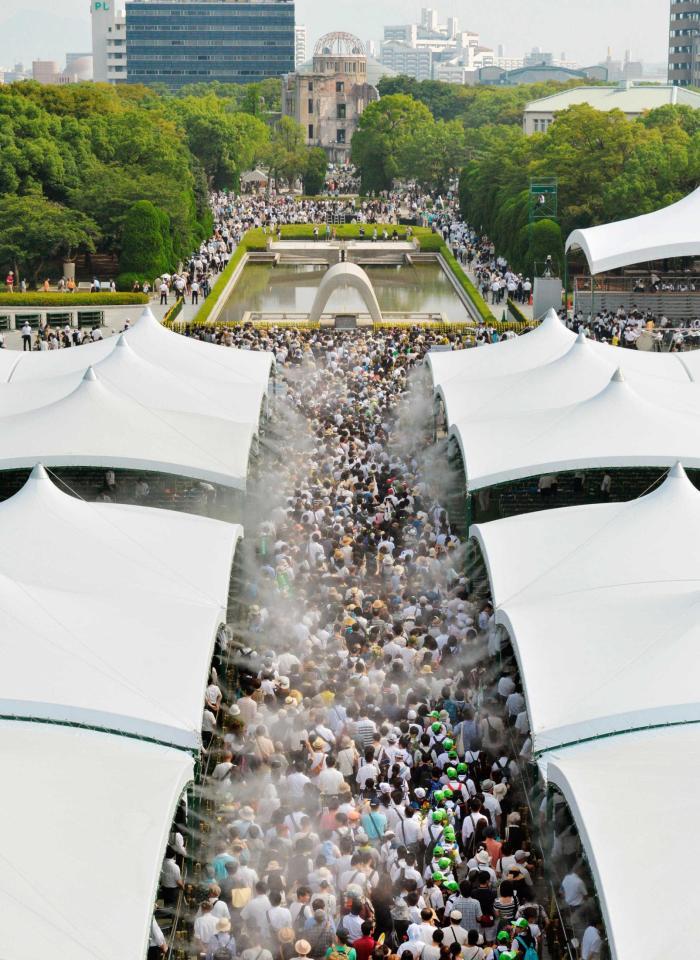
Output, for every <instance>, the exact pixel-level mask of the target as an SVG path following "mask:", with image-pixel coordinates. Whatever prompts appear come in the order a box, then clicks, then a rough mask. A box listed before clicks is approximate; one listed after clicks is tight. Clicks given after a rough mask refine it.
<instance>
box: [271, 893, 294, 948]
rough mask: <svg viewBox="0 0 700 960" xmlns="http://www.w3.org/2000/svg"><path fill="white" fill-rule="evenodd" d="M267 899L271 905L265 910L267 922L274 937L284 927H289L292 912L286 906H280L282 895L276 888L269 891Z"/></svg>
mask: <svg viewBox="0 0 700 960" xmlns="http://www.w3.org/2000/svg"><path fill="white" fill-rule="evenodd" d="M269 900H270V903H271V904H272V906H271V907H270V909H269V910H268V912H267V922H268V923H269V925H270V931H271V933H272V934H273V938H274V937H276V936H277V934H278V933H279V932H280V930H282V929H283V928H284V927H291V925H292V914H291V913H290V911H289V910H288V908H287V907H283V906H282V895H281V894H280V892H279V891H278V890H272V891H271V892H270V896H269Z"/></svg>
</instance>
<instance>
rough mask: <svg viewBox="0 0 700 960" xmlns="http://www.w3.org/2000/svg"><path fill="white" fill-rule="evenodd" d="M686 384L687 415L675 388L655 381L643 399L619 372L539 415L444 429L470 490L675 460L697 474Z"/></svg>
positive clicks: (699, 448) (698, 431) (695, 427)
mask: <svg viewBox="0 0 700 960" xmlns="http://www.w3.org/2000/svg"><path fill="white" fill-rule="evenodd" d="M611 349H612V348H611ZM622 360H623V361H624V357H622ZM687 387H688V389H689V390H690V391H693V393H692V394H688V395H687V396H688V409H687V410H686V409H684V408H683V405H682V404H681V403H679V402H678V397H679V396H680V394H675V390H676V386H675V385H667V384H659V383H657V384H655V385H654V391H653V395H652V394H650V396H649V399H647V398H645V397H644V396H643V395H642V393H640V392H639V390H638V389H637V385H636V383H635V384H630V383H627V382H626V380H625V378H624V375H623V373H622V372H621V371H620V370H618V371H616V372H615V373H614V374H613V376H612V378H611V380H610V382H609V383H608V384H606V386H605V387H604V388H603V389H602V390H600V391H599V392H598V393H596V394H594V395H593V396H588V397H586V398H585V399H583V400H581V401H579V402H575V403H571V404H567V405H565V406H553V407H549V408H546V409H539V410H527V409H519V408H518V407H517V406H516V405H513V409H512V410H510V411H508V412H506V411H505V410H504V411H502V412H500V413H497V414H495V415H494V416H487V415H482V416H479V417H471V416H466V417H465V418H464V419H459V420H458V421H456V422H454V423H453V425H452V427H451V431H450V432H451V434H452V435H453V436H454V437H455V438H456V440H457V442H458V443H459V445H460V448H461V450H462V456H463V459H464V466H465V471H466V477H467V484H468V487H469V489H470V490H478V489H480V488H482V487H488V486H492V485H493V484H498V483H504V482H507V481H511V480H518V479H523V478H525V477H533V476H538V475H541V474H543V473H558V472H561V471H567V470H578V469H595V468H603V467H604V468H613V467H660V468H663V467H669V466H671V465H672V464H673V463H675V461H676V460H678V459H679V458H680V459H682V461H683V462H684V463H685V464H686V466H688V467H692V468H695V469H697V468H700V413H698V412H693V411H697V410H698V409H699V408H700V405H699V404H698V402H697V395H696V394H695V393H694V391H695V390H696V387H695V386H694V385H692V384H687ZM643 389H644V390H645V391H646V390H647V389H649V390H650V391H651V389H652V387H651V386H648V387H647V385H645V386H644V388H643ZM674 397H675V399H674ZM659 398H661V400H662V401H663V402H659ZM553 402H556V398H553Z"/></svg>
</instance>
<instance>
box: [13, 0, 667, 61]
mask: <svg viewBox="0 0 700 960" xmlns="http://www.w3.org/2000/svg"><path fill="white" fill-rule="evenodd" d="M116 2H119V0H116ZM428 5H432V6H435V7H437V9H438V10H439V12H440V15H441V20H442V19H444V18H445V17H446V16H448V15H451V16H457V17H459V20H460V24H461V25H463V26H464V28H465V29H468V30H474V31H478V32H479V33H480V34H481V37H482V42H483V43H484V44H485V45H487V46H492V47H495V46H496V45H497V44H499V43H502V44H504V46H505V48H506V54H507V55H511V56H514V57H517V56H522V54H523V52H524V51H526V50H529V49H530V48H531V47H532V46H533V45H537V46H539V47H540V48H541V49H542V50H551V51H552V52H553V53H554V54H555V56H559V55H560V54H561V53H562V51H563V52H565V53H566V55H567V57H568V58H570V59H572V60H577V61H578V62H579V63H581V64H583V65H587V64H588V63H593V62H596V61H598V60H600V59H602V58H603V57H604V56H605V53H606V49H607V47H608V46H610V47H612V51H613V56H617V57H621V56H622V55H623V54H624V51H625V49H628V48H629V49H630V50H631V51H632V55H633V57H639V58H642V59H644V60H648V61H661V60H665V58H666V53H667V44H668V39H667V38H668V11H669V0H489V2H488V3H486V2H483V0H482V2H480V3H474V4H472V3H469V2H464V0H461V2H460V0H439V2H436V0H432V3H430V0H428V2H421V0H297V22H298V23H305V24H306V25H307V27H308V29H309V34H310V39H311V40H312V41H313V40H315V39H316V38H317V37H319V36H320V35H321V34H322V33H325V32H327V31H330V30H348V31H351V32H353V33H355V34H358V35H359V36H360V37H361V38H362V39H363V40H370V39H380V38H381V36H382V26H383V25H384V24H385V23H409V22H411V21H412V20H414V19H418V17H419V13H420V8H421V7H422V6H428ZM89 11H90V0H0V66H3V65H4V66H9V65H11V64H12V63H14V61H15V60H23V61H24V62H25V63H30V62H31V60H32V59H34V58H37V57H39V58H47V59H54V60H59V61H61V62H62V61H63V59H64V56H65V53H66V52H67V51H75V52H82V51H88V50H89V49H90V12H89Z"/></svg>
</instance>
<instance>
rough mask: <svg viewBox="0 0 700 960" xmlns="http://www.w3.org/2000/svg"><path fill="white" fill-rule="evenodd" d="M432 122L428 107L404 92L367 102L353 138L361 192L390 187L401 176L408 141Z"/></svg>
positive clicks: (419, 135) (424, 133)
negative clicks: (402, 160)
mask: <svg viewBox="0 0 700 960" xmlns="http://www.w3.org/2000/svg"><path fill="white" fill-rule="evenodd" d="M433 123H434V121H433V118H432V115H431V113H430V111H429V110H428V108H427V107H426V106H425V105H424V104H422V103H418V102H417V101H416V100H413V99H412V97H409V96H406V94H402V93H397V94H391V95H389V96H387V97H382V99H381V100H377V101H375V102H374V103H370V104H369V105H368V106H367V108H366V109H365V111H364V113H363V114H362V116H361V117H360V119H359V122H358V128H357V131H356V133H355V135H354V136H353V138H352V162H353V163H354V164H355V166H356V167H357V169H358V172H359V174H360V178H361V181H362V190H363V192H364V193H373V192H379V191H381V190H390V189H391V186H392V184H393V182H394V180H395V178H396V177H398V176H399V175H400V171H401V158H402V151H403V155H404V156H405V150H406V146H407V143H408V142H409V141H410V140H414V141H420V140H421V139H422V138H423V137H425V136H427V135H428V128H429V127H430V125H431V124H433Z"/></svg>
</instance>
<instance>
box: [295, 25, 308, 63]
mask: <svg viewBox="0 0 700 960" xmlns="http://www.w3.org/2000/svg"><path fill="white" fill-rule="evenodd" d="M306 41H307V33H306V27H304V26H302V25H301V24H300V25H299V26H298V27H295V28H294V66H295V67H300V66H301V65H302V63H305V62H306Z"/></svg>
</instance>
